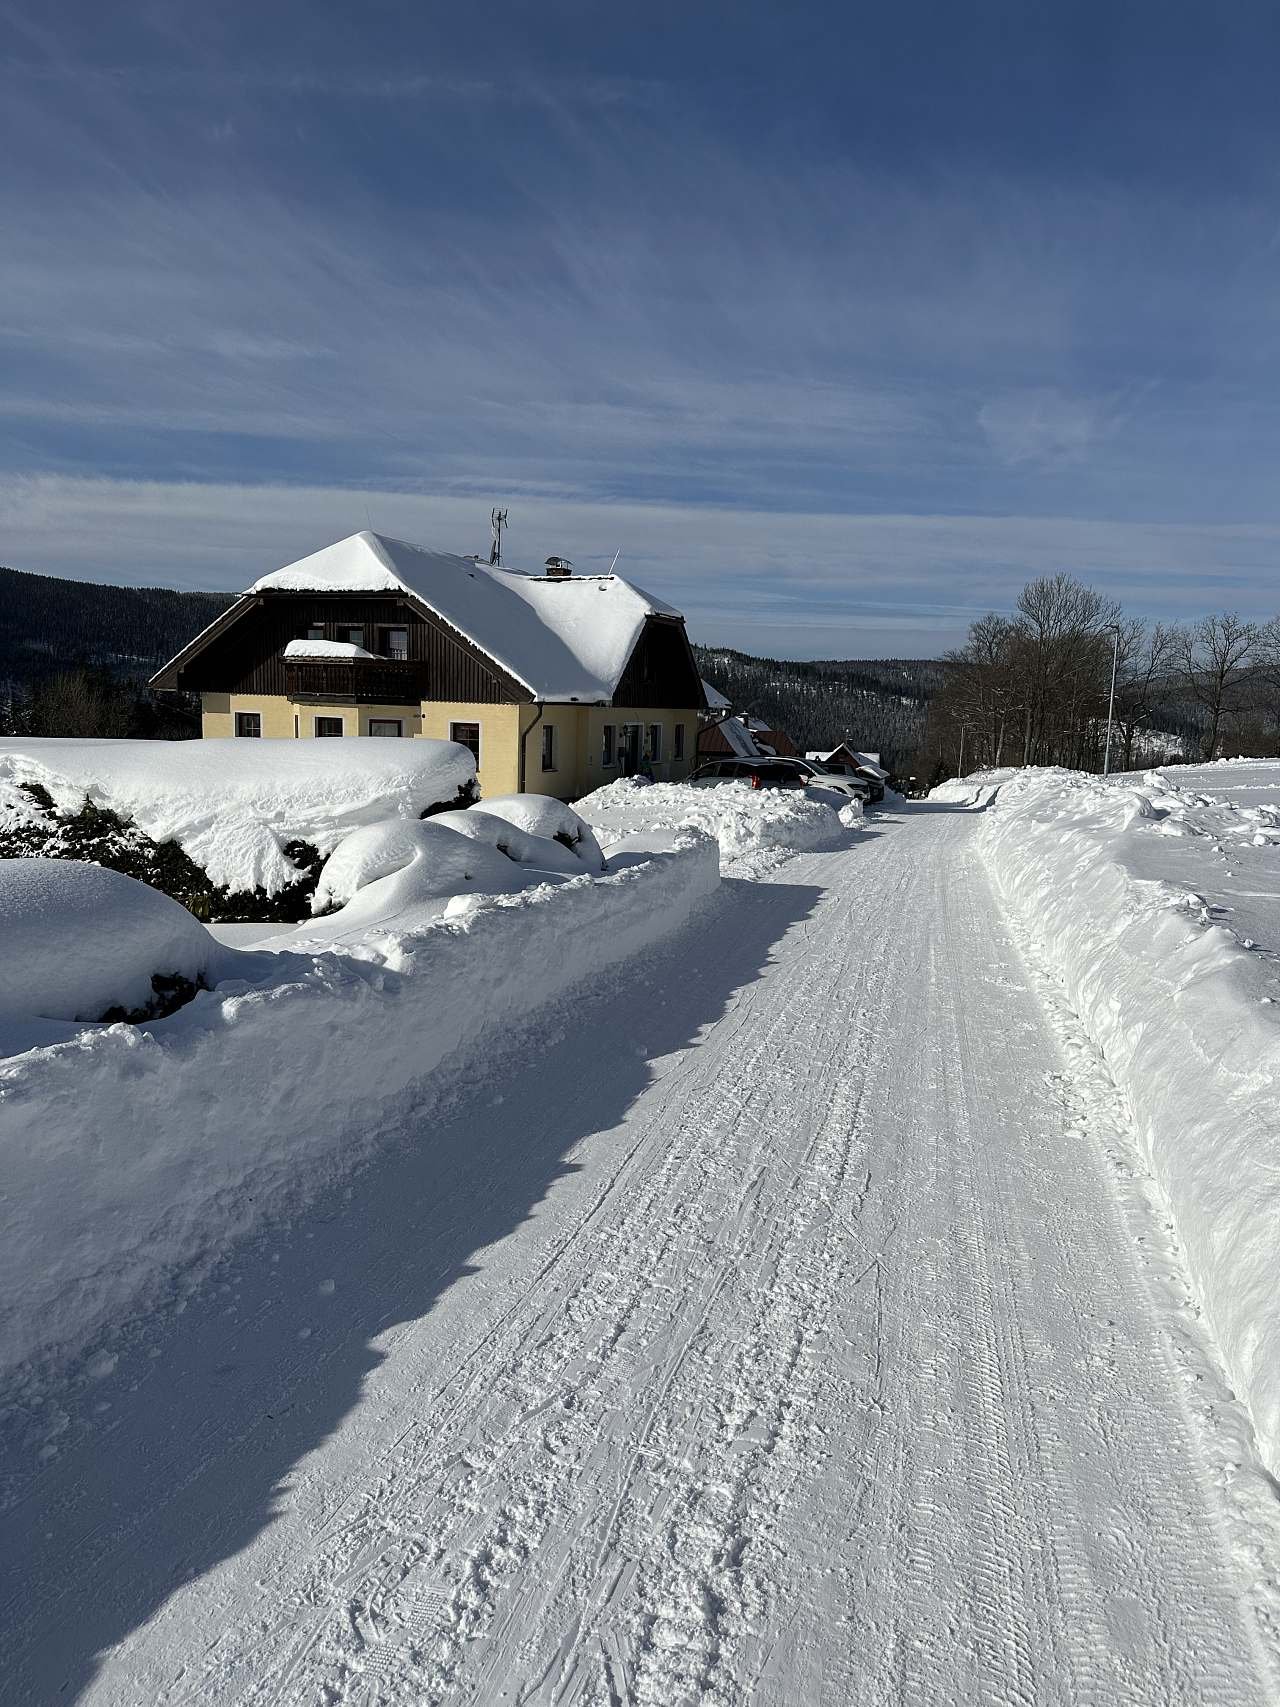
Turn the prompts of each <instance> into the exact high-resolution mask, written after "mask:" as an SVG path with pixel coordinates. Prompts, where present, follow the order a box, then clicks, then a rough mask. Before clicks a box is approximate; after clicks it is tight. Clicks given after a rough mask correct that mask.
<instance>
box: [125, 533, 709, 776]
mask: <svg viewBox="0 0 1280 1707" xmlns="http://www.w3.org/2000/svg"><path fill="white" fill-rule="evenodd" d="M152 686H153V687H156V688H160V689H164V688H181V689H185V690H186V691H188V692H193V693H198V694H199V695H200V702H201V710H202V730H203V733H204V735H205V736H206V737H229V738H232V739H235V738H240V739H246V738H255V737H263V736H265V737H277V738H284V739H298V740H305V739H313V738H315V737H317V736H366V735H368V736H392V737H409V736H415V735H426V736H434V737H436V738H439V739H443V740H453V741H460V742H461V743H462V744H463V745H464V746H467V747H470V748H471V750H472V752H473V753H474V754H475V756H476V765H477V770H478V773H479V778H480V786H481V790H482V792H483V793H485V794H490V795H493V794H507V793H513V792H516V791H527V792H530V793H535V794H553V795H556V796H558V797H559V798H560V799H563V800H573V799H576V798H577V797H578V796H579V795H581V794H584V793H587V792H588V791H589V790H591V789H593V788H598V787H599V786H600V785H601V784H602V783H605V782H610V781H612V780H613V779H614V778H615V777H618V776H627V775H630V774H633V773H635V772H637V771H640V770H644V771H646V772H647V773H648V774H650V775H652V776H653V777H655V778H656V779H658V780H661V781H672V780H678V779H679V778H681V777H683V776H686V775H687V774H688V772H689V771H690V770H691V769H692V767H693V763H694V755H695V753H696V749H697V730H698V716H699V713H700V712H703V711H705V709H706V702H705V700H704V698H703V693H702V684H701V682H700V680H699V677H698V670H697V666H696V664H695V663H694V659H693V653H692V651H691V649H690V646H689V641H688V637H687V635H686V633H685V626H684V618H683V616H682V615H681V614H680V612H679V611H677V610H674V609H673V608H672V607H671V606H670V605H667V604H663V603H662V601H661V600H659V599H655V598H652V597H651V596H650V595H649V594H648V593H645V592H642V591H641V590H640V588H638V587H635V586H632V585H631V583H630V582H628V581H624V580H623V579H622V577H621V576H618V575H613V574H609V575H576V574H574V573H572V570H571V568H570V566H568V565H567V564H566V563H565V561H564V560H563V559H554V560H551V559H549V560H548V567H547V569H546V572H545V573H544V574H541V575H526V574H522V573H520V572H518V571H516V570H512V569H507V568H501V567H497V566H495V565H491V564H487V563H482V562H480V561H478V560H477V559H475V558H471V557H457V556H452V555H450V554H449V553H446V552H439V551H430V550H427V549H426V548H425V547H423V546H418V545H411V544H409V543H408V542H406V541H404V540H398V539H389V538H387V537H386V536H385V535H382V534H377V533H372V532H362V533H357V534H352V535H351V536H350V538H348V539H342V540H339V541H338V542H337V543H336V544H334V545H329V546H326V547H325V548H324V549H323V550H322V551H317V552H314V553H313V554H312V555H311V556H310V557H304V558H302V559H301V560H300V561H299V562H297V563H291V564H289V565H288V566H287V567H285V568H283V569H278V570H275V571H274V572H273V573H271V574H269V575H264V576H262V577H261V578H260V579H259V580H257V581H255V582H254V583H253V585H252V586H251V587H250V588H249V589H248V590H247V591H246V592H245V593H243V594H242V595H241V597H240V598H239V599H237V601H236V603H235V604H234V605H232V606H231V608H230V609H229V610H228V611H226V612H225V613H224V614H223V615H222V616H221V617H219V618H218V619H217V621H215V622H213V623H211V624H210V626H209V627H208V628H206V629H205V630H204V632H203V633H202V634H198V635H197V636H196V638H195V639H194V640H193V641H191V643H190V644H189V645H188V646H186V647H184V648H183V650H182V651H181V652H179V653H178V655H177V657H176V658H173V659H171V660H170V662H169V663H167V664H166V665H165V666H164V668H163V669H162V670H160V671H159V672H158V673H157V674H156V675H155V676H154V677H153V678H152Z"/></svg>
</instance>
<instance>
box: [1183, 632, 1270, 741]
mask: <svg viewBox="0 0 1280 1707" xmlns="http://www.w3.org/2000/svg"><path fill="white" fill-rule="evenodd" d="M1258 643H1259V630H1258V627H1257V625H1256V624H1255V623H1252V622H1245V621H1244V620H1243V619H1242V618H1241V617H1239V616H1237V615H1236V613H1235V612H1234V611H1223V612H1222V613H1221V614H1220V615H1218V616H1207V617H1205V618H1204V619H1203V620H1202V621H1201V622H1198V623H1196V624H1195V625H1194V626H1193V627H1192V628H1186V629H1178V630H1176V631H1175V637H1174V640H1173V652H1174V657H1175V659H1176V663H1177V669H1178V673H1179V675H1180V677H1181V680H1182V686H1183V687H1184V688H1185V689H1186V691H1187V693H1188V694H1189V695H1190V696H1191V698H1192V699H1194V700H1195V702H1196V703H1197V705H1199V706H1201V707H1202V708H1203V710H1204V713H1205V736H1204V757H1205V758H1206V759H1215V758H1217V756H1218V743H1219V741H1220V740H1221V738H1222V732H1223V727H1224V725H1225V724H1226V723H1228V722H1229V721H1230V720H1231V718H1232V717H1234V716H1236V715H1237V714H1238V713H1239V712H1241V711H1243V710H1244V709H1245V707H1246V704H1247V702H1248V698H1249V691H1248V690H1249V686H1250V679H1251V676H1252V674H1253V673H1252V671H1251V669H1250V665H1251V662H1252V660H1253V655H1254V653H1255V651H1256V649H1257V647H1258ZM1255 687H1256V682H1255Z"/></svg>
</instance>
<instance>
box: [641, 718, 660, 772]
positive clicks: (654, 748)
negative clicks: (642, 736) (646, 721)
mask: <svg viewBox="0 0 1280 1707" xmlns="http://www.w3.org/2000/svg"><path fill="white" fill-rule="evenodd" d="M644 756H645V758H646V759H648V760H649V762H650V763H651V764H655V765H656V764H661V762H662V725H661V723H651V724H650V725H649V739H648V741H646V743H645V750H644Z"/></svg>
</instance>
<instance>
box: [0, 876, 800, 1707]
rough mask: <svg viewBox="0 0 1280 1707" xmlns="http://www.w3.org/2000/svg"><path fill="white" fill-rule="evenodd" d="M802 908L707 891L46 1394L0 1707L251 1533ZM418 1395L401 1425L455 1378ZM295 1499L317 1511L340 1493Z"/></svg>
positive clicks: (10, 1569) (780, 890)
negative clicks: (387, 1362) (489, 1255)
mask: <svg viewBox="0 0 1280 1707" xmlns="http://www.w3.org/2000/svg"><path fill="white" fill-rule="evenodd" d="M820 894H821V891H820V890H819V889H816V888H814V887H811V886H806V885H800V884H787V883H785V882H770V883H763V884H752V883H726V884H725V885H724V887H723V888H722V891H721V894H720V896H719V897H718V898H717V899H716V900H715V901H713V902H711V903H709V904H708V906H707V907H706V909H705V910H704V911H703V912H702V913H700V914H699V915H698V916H697V917H696V918H695V919H694V921H693V922H692V923H691V924H690V925H689V926H688V927H686V928H685V929H684V930H683V931H681V932H680V933H679V934H678V936H676V937H675V938H674V939H672V941H671V942H669V943H667V944H666V945H663V946H662V947H660V948H658V949H656V950H654V951H652V952H651V953H650V954H648V955H646V956H643V957H641V958H639V959H636V960H632V961H629V962H627V963H626V964H624V965H623V966H621V967H617V968H614V969H612V970H611V971H610V972H609V973H607V974H605V975H603V976H602V978H601V980H600V981H599V982H598V983H597V984H596V985H595V986H594V987H593V988H590V989H587V990H584V991H580V992H579V993H578V994H577V996H576V998H575V999H574V1000H573V1001H572V1002H566V1003H562V1004H560V1005H559V1006H557V1007H555V1008H552V1009H550V1010H543V1011H541V1012H540V1013H538V1014H536V1015H534V1016H532V1018H531V1020H530V1022H529V1023H528V1024H527V1026H526V1027H525V1028H524V1029H523V1035H522V1036H521V1037H520V1038H518V1039H514V1040H511V1042H510V1046H509V1047H507V1048H506V1049H505V1051H504V1052H503V1053H502V1054H501V1055H498V1056H495V1055H494V1053H493V1052H492V1050H490V1051H488V1052H485V1051H483V1050H482V1051H478V1052H477V1054H476V1056H475V1057H474V1058H473V1059H472V1061H471V1062H470V1064H469V1069H470V1077H469V1079H468V1077H466V1076H464V1075H460V1077H459V1079H458V1080H457V1081H455V1092H454V1094H453V1096H452V1099H451V1102H450V1104H449V1106H448V1107H441V1106H440V1105H439V1100H438V1092H437V1088H436V1085H435V1083H434V1082H432V1083H429V1084H428V1085H427V1087H426V1088H425V1091H424V1100H423V1105H422V1107H421V1109H420V1111H419V1112H418V1113H417V1114H416V1115H415V1117H414V1119H413V1121H412V1122H411V1123H408V1124H406V1125H405V1126H404V1127H403V1128H402V1129H400V1130H399V1131H397V1132H396V1133H394V1134H393V1135H392V1136H391V1137H390V1138H389V1139H388V1142H387V1144H386V1145H385V1147H383V1148H382V1149H381V1150H380V1151H379V1154H378V1155H377V1157H376V1158H375V1159H374V1160H373V1161H372V1162H371V1163H370V1164H369V1165H368V1166H366V1167H365V1168H364V1169H363V1170H362V1171H361V1172H359V1173H358V1174H355V1175H351V1174H347V1175H344V1176H343V1177H341V1178H339V1179H337V1180H335V1181H334V1183H333V1184H332V1185H331V1187H330V1188H328V1190H327V1191H326V1192H325V1194H324V1195H322V1196H321V1197H319V1198H318V1199H317V1200H316V1201H314V1202H313V1203H312V1205H311V1207H310V1208H309V1209H308V1210H307V1211H306V1212H305V1213H304V1214H303V1215H301V1216H299V1217H298V1218H297V1219H295V1220H294V1221H293V1222H292V1223H291V1224H289V1225H286V1226H274V1227H267V1228H266V1229H264V1230H260V1231H259V1232H258V1233H257V1234H256V1235H255V1236H254V1238H253V1239H252V1240H251V1241H249V1242H247V1243H246V1244H244V1245H241V1246H239V1247H237V1248H236V1249H234V1250H233V1251H231V1252H230V1253H229V1254H228V1255H227V1256H226V1257H225V1258H224V1260H223V1262H222V1264H221V1266H220V1268H219V1269H218V1270H217V1271H215V1273H214V1274H213V1275H212V1277H210V1278H209V1279H207V1280H206V1281H205V1282H203V1283H202V1284H201V1286H200V1288H199V1290H198V1291H196V1292H195V1293H194V1294H193V1295H192V1297H191V1298H190V1299H189V1300H188V1302H187V1306H186V1308H185V1309H184V1308H183V1306H182V1305H178V1306H177V1312H176V1313H170V1314H168V1315H167V1316H166V1317H165V1318H164V1319H157V1318H152V1319H151V1320H150V1321H144V1322H143V1323H141V1324H138V1325H136V1326H135V1327H134V1329H133V1330H132V1332H131V1333H130V1334H129V1335H128V1336H126V1338H125V1340H124V1346H123V1349H122V1350H121V1355H120V1361H119V1364H118V1366H117V1368H116V1369H115V1371H114V1373H113V1374H112V1375H111V1376H110V1378H109V1379H107V1380H104V1381H101V1382H99V1383H97V1384H93V1383H87V1382H84V1383H82V1384H81V1385H79V1386H78V1387H76V1388H75V1389H73V1390H72V1392H71V1393H70V1396H67V1395H60V1400H61V1404H62V1406H63V1408H64V1409H65V1411H66V1412H67V1413H68V1418H69V1421H68V1425H67V1427H66V1429H65V1431H64V1433H63V1435H62V1437H61V1440H60V1442H59V1446H60V1452H59V1455H58V1457H57V1458H56V1459H54V1460H53V1461H52V1462H51V1463H49V1464H46V1465H43V1466H40V1467H39V1468H37V1467H36V1464H35V1462H34V1455H33V1454H32V1452H31V1450H30V1448H27V1449H26V1450H25V1451H21V1452H20V1451H18V1450H16V1449H15V1446H14V1442H13V1440H12V1439H10V1440H9V1441H8V1442H7V1443H6V1444H8V1446H9V1447H10V1451H9V1452H8V1453H7V1454H6V1456H7V1457H8V1458H9V1461H10V1481H9V1492H10V1497H11V1499H13V1500H14V1502H15V1503H14V1504H12V1505H11V1506H10V1509H9V1510H8V1512H7V1514H6V1524H7V1528H8V1532H9V1545H8V1547H7V1549H6V1555H7V1557H6V1561H5V1565H4V1571H5V1574H6V1577H7V1583H6V1585H5V1588H4V1591H3V1599H2V1600H0V1608H2V1610H0V1635H2V1639H3V1646H4V1651H5V1654H6V1663H5V1667H4V1670H3V1672H2V1673H0V1679H2V1681H0V1697H2V1698H3V1699H5V1700H12V1701H22V1702H24V1703H25V1702H34V1701H55V1700H57V1701H73V1700H75V1699H76V1698H77V1697H78V1696H79V1695H80V1694H81V1692H82V1691H84V1690H85V1689H86V1688H87V1687H88V1686H89V1685H90V1683H91V1682H92V1680H93V1678H94V1675H95V1673H96V1670H97V1661H98V1657H99V1656H100V1655H102V1654H103V1653H104V1652H105V1651H106V1650H108V1649H110V1648H111V1647H113V1646H114V1645H115V1644H117V1643H119V1642H120V1641H122V1640H123V1639H124V1638H125V1637H126V1636H127V1635H128V1634H129V1633H130V1632H131V1631H133V1630H136V1629H137V1628H138V1627H139V1626H140V1625H142V1624H144V1623H145V1622H146V1621H147V1620H148V1619H149V1618H151V1617H152V1616H153V1615H154V1614H155V1612H156V1611H157V1609H158V1608H159V1607H160V1606H161V1605H162V1604H163V1602H164V1601H165V1600H166V1599H167V1598H168V1597H169V1596H170V1595H171V1594H173V1593H174V1591H175V1590H177V1589H179V1588H181V1587H182V1585H183V1584H185V1583H189V1582H191V1581H193V1580H194V1579H197V1578H199V1577H201V1576H203V1575H204V1574H205V1573H207V1572H209V1571H210V1570H212V1569H213V1568H214V1567H216V1566H217V1565H218V1563H219V1562H220V1561H222V1560H225V1559H228V1558H230V1557H231V1556H233V1555H234V1554H236V1553H237V1552H239V1551H240V1550H241V1549H242V1548H244V1547H245V1546H247V1545H248V1544H249V1543H250V1542H251V1541H252V1540H253V1539H254V1537H255V1536H257V1535H258V1534H260V1533H261V1532H262V1531H263V1530H264V1529H265V1528H266V1527H267V1526H269V1525H270V1523H271V1522H272V1519H273V1517H274V1515H275V1514H276V1512H277V1511H278V1510H279V1509H280V1508H281V1507H282V1506H283V1505H284V1504H285V1503H286V1502H287V1500H288V1498H289V1487H290V1484H291V1481H292V1480H293V1478H294V1476H295V1475H296V1467H297V1466H298V1465H299V1464H300V1461H301V1460H303V1459H304V1458H305V1456H306V1455H307V1454H308V1453H309V1452H311V1451H312V1450H314V1449H315V1448H316V1447H317V1446H319V1445H320V1444H321V1443H322V1442H323V1441H324V1440H325V1439H326V1438H327V1437H328V1436H329V1435H330V1434H331V1433H332V1432H333V1431H334V1430H335V1429H337V1427H338V1426H339V1424H340V1423H341V1422H342V1419H343V1418H344V1416H346V1414H347V1413H348V1412H349V1411H350V1410H351V1409H352V1408H353V1407H354V1406H355V1405H356V1404H357V1402H358V1401H359V1399H360V1396H361V1391H362V1388H363V1387H364V1385H365V1383H366V1382H367V1380H368V1378H369V1377H370V1375H371V1374H372V1372H373V1371H375V1370H376V1369H377V1368H378V1367H379V1365H380V1364H381V1363H382V1362H383V1361H384V1359H385V1358H386V1356H387V1355H388V1353H387V1351H386V1350H384V1349H379V1347H378V1345H377V1344H375V1341H378V1340H379V1339H381V1340H382V1344H383V1345H384V1346H385V1343H386V1341H385V1338H383V1336H387V1335H388V1334H389V1333H390V1332H391V1331H392V1330H393V1329H394V1328H395V1326H396V1325H397V1324H400V1323H408V1322H413V1321H415V1320H416V1319H418V1318H420V1317H422V1316H424V1315H426V1314H427V1313H428V1312H429V1311H430V1310H431V1309H432V1307H433V1306H434V1305H435V1304H436V1302H437V1300H439V1299H440V1298H441V1296H442V1295H443V1294H444V1293H445V1292H446V1291H447V1290H448V1289H449V1288H451V1287H454V1286H457V1285H460V1284H465V1283H466V1282H467V1280H468V1277H471V1276H475V1275H477V1274H480V1273H482V1272H483V1268H484V1259H483V1257H481V1256H480V1255H479V1253H480V1252H482V1251H484V1250H485V1248H486V1247H488V1246H490V1245H492V1244H493V1243H494V1242H495V1241H497V1240H500V1239H503V1238H505V1237H506V1236H507V1235H509V1234H510V1233H511V1232H512V1231H513V1229H515V1228H517V1227H518V1226H519V1225H520V1223H521V1222H522V1221H524V1220H526V1219H527V1218H528V1217H529V1216H530V1214H531V1213H532V1212H533V1211H534V1209H535V1207H536V1205H537V1204H538V1203H539V1201H540V1200H541V1199H542V1198H543V1197H544V1196H545V1195H546V1194H547V1192H548V1191H549V1190H550V1189H551V1188H552V1187H553V1186H554V1184H555V1183H556V1181H557V1180H559V1179H561V1178H562V1177H563V1176H565V1175H567V1174H570V1173H574V1172H577V1171H578V1167H577V1165H576V1164H574V1163H572V1162H568V1161H566V1160H565V1158H566V1155H567V1153H568V1152H569V1151H571V1150H572V1149H573V1148H574V1147H575V1146H576V1145H578V1144H579V1143H580V1142H582V1141H584V1140H586V1141H588V1142H589V1141H590V1140H591V1139H592V1138H593V1136H595V1135H598V1134H603V1133H608V1132H610V1131H611V1130H612V1129H613V1128H615V1127H616V1126H617V1125H618V1124H619V1122H620V1121H621V1120H622V1119H623V1118H624V1116H625V1114H626V1111H627V1109H628V1108H629V1107H630V1106H631V1104H632V1103H633V1102H634V1101H635V1099H636V1098H637V1097H638V1096H639V1095H640V1093H641V1092H642V1091H643V1090H644V1089H645V1087H646V1085H648V1084H649V1083H650V1082H651V1079H652V1072H651V1068H650V1064H649V1063H650V1061H651V1060H652V1059H655V1058H659V1057H661V1056H664V1055H668V1054H671V1053H672V1052H674V1051H677V1050H681V1049H687V1048H690V1047H694V1048H696V1047H697V1043H698V1039H699V1035H700V1033H701V1032H702V1031H703V1028H706V1027H708V1026H712V1025H714V1024H715V1023H716V1022H717V1021H718V1020H719V1019H721V1018H722V1017H723V1016H724V1015H725V1013H726V1012H727V1011H728V1010H729V1008H730V1007H731V1005H732V1004H733V1000H734V996H735V992H737V991H739V990H741V989H742V988H743V986H744V985H749V984H750V983H752V982H754V981H755V980H756V979H758V978H759V977H760V976H761V974H762V972H763V969H764V968H765V967H766V965H767V964H768V962H769V960H770V958H771V950H772V949H773V947H774V945H775V944H777V943H778V942H779V940H780V939H781V938H782V937H783V936H784V934H785V933H786V932H787V931H788V930H789V928H790V927H791V926H792V925H793V924H795V923H796V922H797V921H799V920H801V919H804V918H806V917H807V916H808V915H809V914H810V913H811V912H812V910H813V908H814V905H815V902H816V900H817V898H818V897H819V895H820ZM602 1061H604V1062H607V1064H608V1071H607V1072H601V1071H600V1070H599V1067H600V1063H601V1062H602ZM433 1099H435V1106H434V1107H433ZM331 1282H332V1283H333V1284H332V1285H330V1283H331ZM113 1349H120V1348H119V1346H118V1345H117V1346H113ZM436 1373H438V1377H439V1379H438V1381H436V1380H435V1379H434V1378H433V1380H432V1382H431V1383H430V1385H429V1386H428V1387H424V1392H423V1409H424V1411H425V1410H426V1409H428V1408H429V1406H430V1402H431V1394H432V1393H433V1392H434V1391H435V1390H436V1388H437V1387H438V1386H441V1385H443V1384H444V1383H445V1382H446V1381H447V1380H448V1379H449V1378H450V1376H452V1375H453V1374H455V1373H456V1365H455V1366H453V1367H449V1368H445V1367H442V1368H441V1369H440V1370H439V1371H438V1372H436ZM385 1444H386V1443H385V1442H379V1445H381V1446H385ZM360 1468H361V1469H364V1468H367V1466H365V1465H364V1464H363V1463H362V1464H361V1465H360ZM15 1470H16V1474H15V1473H14V1472H15ZM318 1491H319V1493H320V1495H321V1497H322V1499H323V1502H324V1504H325V1507H326V1510H329V1509H331V1508H333V1507H336V1506H337V1505H339V1504H340V1503H341V1501H342V1499H343V1497H344V1496H345V1493H346V1491H347V1490H346V1489H345V1488H338V1489H334V1488H323V1489H320V1490H318ZM188 1682H189V1684H191V1685H194V1686H196V1687H198V1684H197V1683H196V1679H195V1678H189V1679H188Z"/></svg>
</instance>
